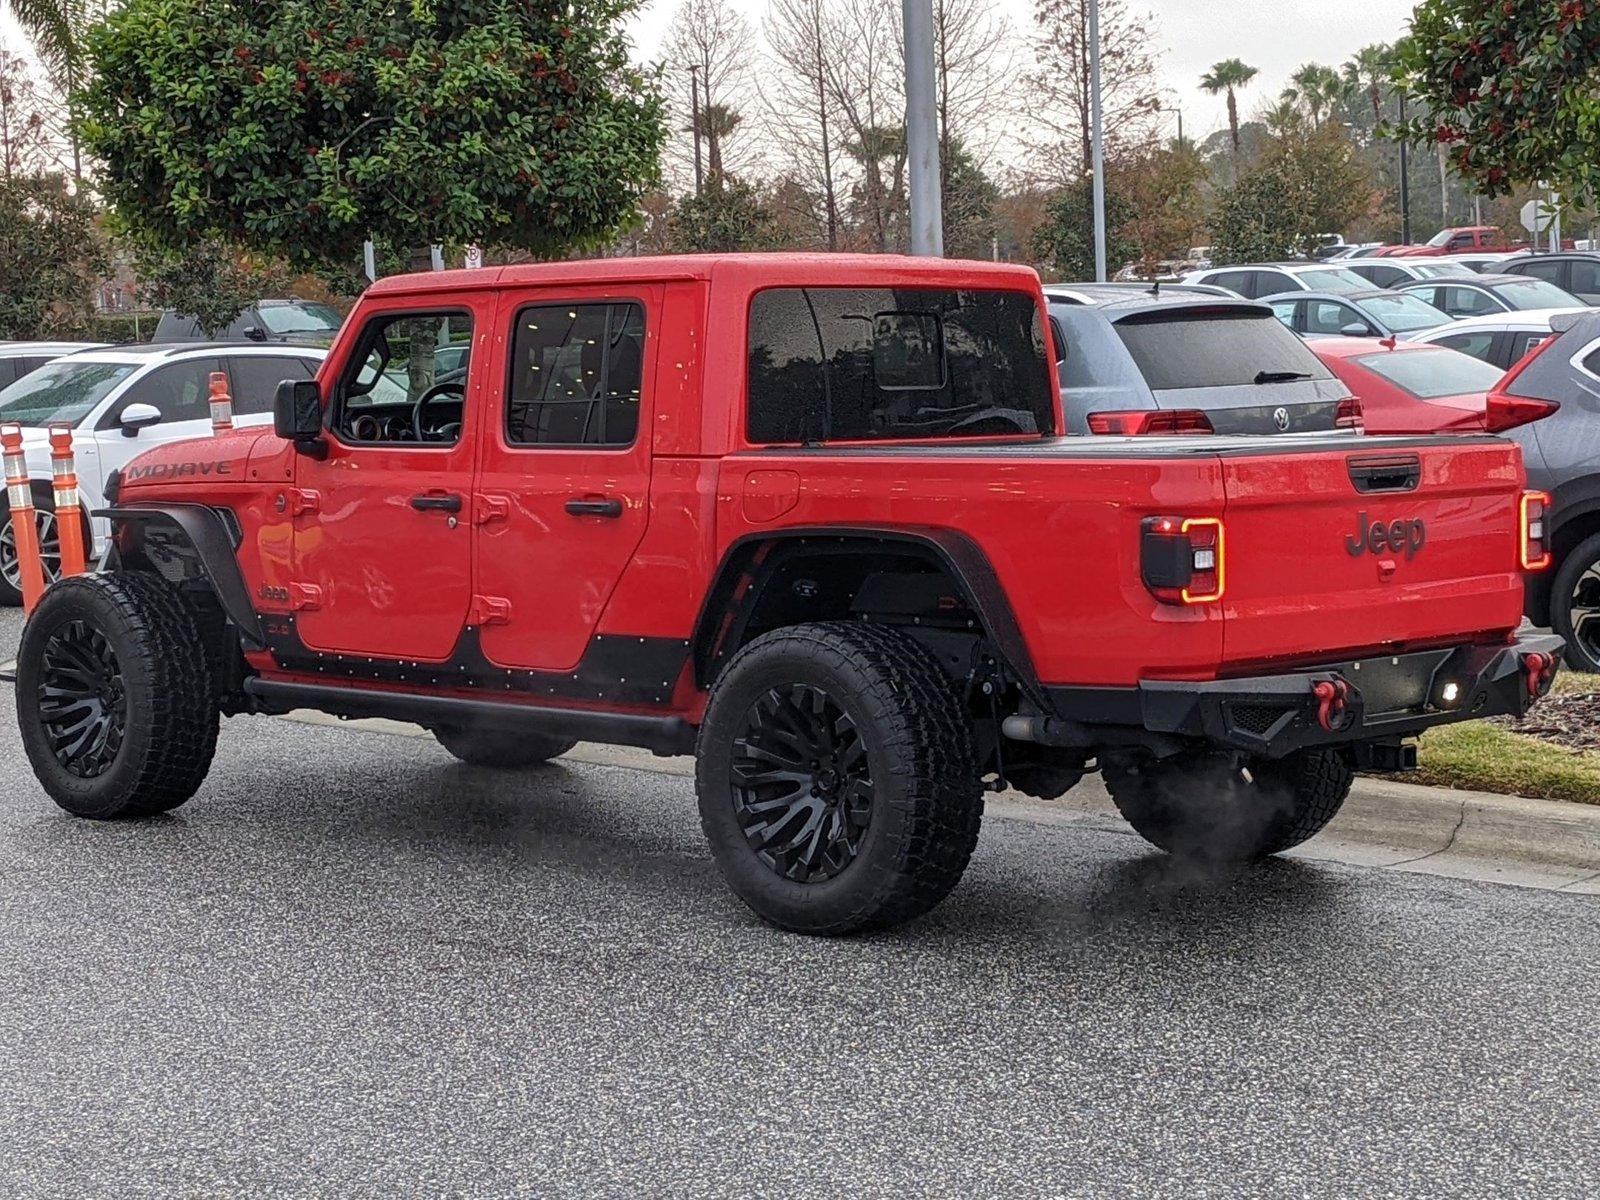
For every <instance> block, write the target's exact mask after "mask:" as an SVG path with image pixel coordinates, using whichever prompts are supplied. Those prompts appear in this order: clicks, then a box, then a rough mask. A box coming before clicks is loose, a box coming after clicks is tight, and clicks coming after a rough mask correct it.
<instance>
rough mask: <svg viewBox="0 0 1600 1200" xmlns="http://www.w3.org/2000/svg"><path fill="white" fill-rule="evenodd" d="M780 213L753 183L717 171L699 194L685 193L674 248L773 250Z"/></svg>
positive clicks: (674, 221)
mask: <svg viewBox="0 0 1600 1200" xmlns="http://www.w3.org/2000/svg"><path fill="white" fill-rule="evenodd" d="M779 238H780V234H779V230H778V219H777V215H776V214H775V213H774V212H773V210H772V207H771V206H770V205H769V204H768V203H767V201H766V198H765V197H763V196H762V194H761V193H760V192H759V191H758V190H757V189H756V188H755V187H754V186H753V185H751V184H748V183H745V182H744V181H743V180H739V179H735V178H734V177H733V176H731V175H713V176H711V178H709V179H708V180H706V186H705V188H704V189H703V190H702V191H701V193H700V194H699V195H698V196H695V195H689V196H685V197H684V198H683V199H682V200H680V201H678V205H677V208H676V209H674V210H673V214H672V237H671V243H672V248H673V249H674V250H677V251H681V252H685V253H715V252H728V251H735V250H773V249H776V248H777V246H778V244H779Z"/></svg>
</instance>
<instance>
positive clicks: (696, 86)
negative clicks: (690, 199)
mask: <svg viewBox="0 0 1600 1200" xmlns="http://www.w3.org/2000/svg"><path fill="white" fill-rule="evenodd" d="M689 107H690V111H691V112H692V113H693V116H692V117H691V118H690V120H689V132H690V133H692V134H693V135H694V194H695V195H696V196H698V195H699V194H700V193H701V191H702V190H703V189H704V188H705V185H706V172H705V168H704V167H703V166H702V165H701V163H700V64H699V63H690V64H689Z"/></svg>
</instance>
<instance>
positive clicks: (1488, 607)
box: [1222, 436, 1523, 670]
mask: <svg viewBox="0 0 1600 1200" xmlns="http://www.w3.org/2000/svg"><path fill="white" fill-rule="evenodd" d="M1222 463H1223V485H1224V488H1225V490H1226V493H1227V503H1226V508H1225V521H1226V527H1227V549H1226V566H1227V595H1226V598H1225V600H1224V608H1225V615H1226V618H1227V620H1226V626H1225V631H1224V657H1225V659H1226V662H1227V664H1228V665H1229V667H1230V668H1235V669H1240V670H1243V669H1248V668H1249V667H1251V666H1253V665H1255V664H1261V663H1268V662H1270V661H1272V660H1273V659H1280V658H1290V657H1294V656H1296V655H1299V656H1302V657H1303V656H1304V655H1305V654H1306V653H1307V652H1308V651H1311V650H1315V651H1317V652H1318V653H1323V652H1328V653H1331V654H1333V655H1341V654H1344V653H1356V652H1363V651H1374V652H1379V653H1381V652H1383V651H1385V650H1387V649H1389V648H1391V647H1392V648H1394V649H1395V650H1399V649H1401V648H1404V647H1407V646H1423V645H1427V644H1430V643H1436V644H1442V643H1445V642H1448V641H1450V640H1452V639H1461V638H1482V637H1484V636H1485V635H1488V636H1494V635H1497V634H1499V633H1503V632H1509V631H1510V630H1512V629H1515V628H1516V627H1517V625H1518V623H1519V622H1520V621H1521V619H1522V604H1523V589H1522V574H1521V571H1520V569H1519V566H1518V545H1517V542H1518V534H1519V529H1518V511H1517V508H1518V504H1517V499H1518V495H1519V493H1520V491H1521V488H1522V482H1523V475H1522V466H1521V458H1520V453H1519V451H1518V450H1517V448H1516V447H1515V446H1513V445H1511V444H1509V443H1507V442H1504V441H1501V440H1499V439H1497V438H1487V437H1482V436H1478V437H1465V438H1457V439H1448V440H1446V439H1416V438H1393V439H1390V438H1364V439H1359V441H1357V442H1356V444H1355V446H1354V447H1351V448H1340V449H1335V448H1333V447H1332V446H1331V445H1330V446H1326V447H1323V448H1313V447H1307V448H1306V449H1304V450H1301V451H1298V452H1293V451H1291V452H1286V453H1280V454H1260V453H1251V452H1240V453H1237V454H1230V453H1228V452H1224V453H1223V455H1222Z"/></svg>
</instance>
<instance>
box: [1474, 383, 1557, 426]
mask: <svg viewBox="0 0 1600 1200" xmlns="http://www.w3.org/2000/svg"><path fill="white" fill-rule="evenodd" d="M1560 407H1561V405H1559V404H1557V403H1556V402H1555V401H1554V400H1532V399H1529V398H1528V397H1527V396H1508V395H1506V394H1505V393H1504V392H1502V391H1500V390H1499V389H1498V388H1496V389H1495V390H1494V391H1492V392H1490V393H1489V394H1488V395H1487V396H1485V397H1484V398H1483V427H1484V428H1485V429H1487V430H1488V431H1489V432H1490V433H1504V432H1505V431H1506V430H1507V429H1515V428H1516V427H1517V426H1518V425H1531V424H1533V422H1535V421H1542V420H1544V419H1545V418H1546V417H1548V416H1550V415H1551V414H1553V413H1554V412H1555V411H1556V410H1557V409H1558V408H1560Z"/></svg>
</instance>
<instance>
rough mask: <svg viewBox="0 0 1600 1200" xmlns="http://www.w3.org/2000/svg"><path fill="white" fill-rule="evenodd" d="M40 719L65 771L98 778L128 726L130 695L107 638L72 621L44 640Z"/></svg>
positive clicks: (111, 760)
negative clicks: (47, 639) (46, 640)
mask: <svg viewBox="0 0 1600 1200" xmlns="http://www.w3.org/2000/svg"><path fill="white" fill-rule="evenodd" d="M38 696H39V709H38V712H39V719H40V721H41V722H42V723H43V725H44V729H45V734H46V736H47V737H48V738H49V743H50V749H51V752H52V753H54V755H55V757H56V761H57V762H59V763H60V764H61V766H62V767H63V768H65V769H66V770H67V771H68V773H70V774H72V775H74V776H76V777H77V778H79V779H96V778H98V777H99V776H101V775H103V774H105V773H106V771H108V770H110V768H111V765H112V764H113V763H114V762H115V761H116V758H117V751H118V750H119V749H120V748H121V746H122V739H123V736H124V734H125V733H126V731H127V723H128V697H127V692H126V690H125V688H124V685H123V680H122V669H121V667H120V665H119V664H118V662H117V656H116V654H115V653H114V652H113V650H112V649H111V643H110V642H109V641H107V640H106V637H105V635H104V634H103V633H101V632H100V631H99V630H97V629H92V628H90V627H89V626H88V625H87V624H86V623H85V622H83V621H72V622H69V623H68V624H67V625H65V626H63V627H62V628H61V629H59V630H57V631H56V632H55V633H53V634H52V635H51V636H50V640H49V641H48V642H46V643H45V648H44V662H43V671H42V673H41V677H40V681H39V688H38Z"/></svg>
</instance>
